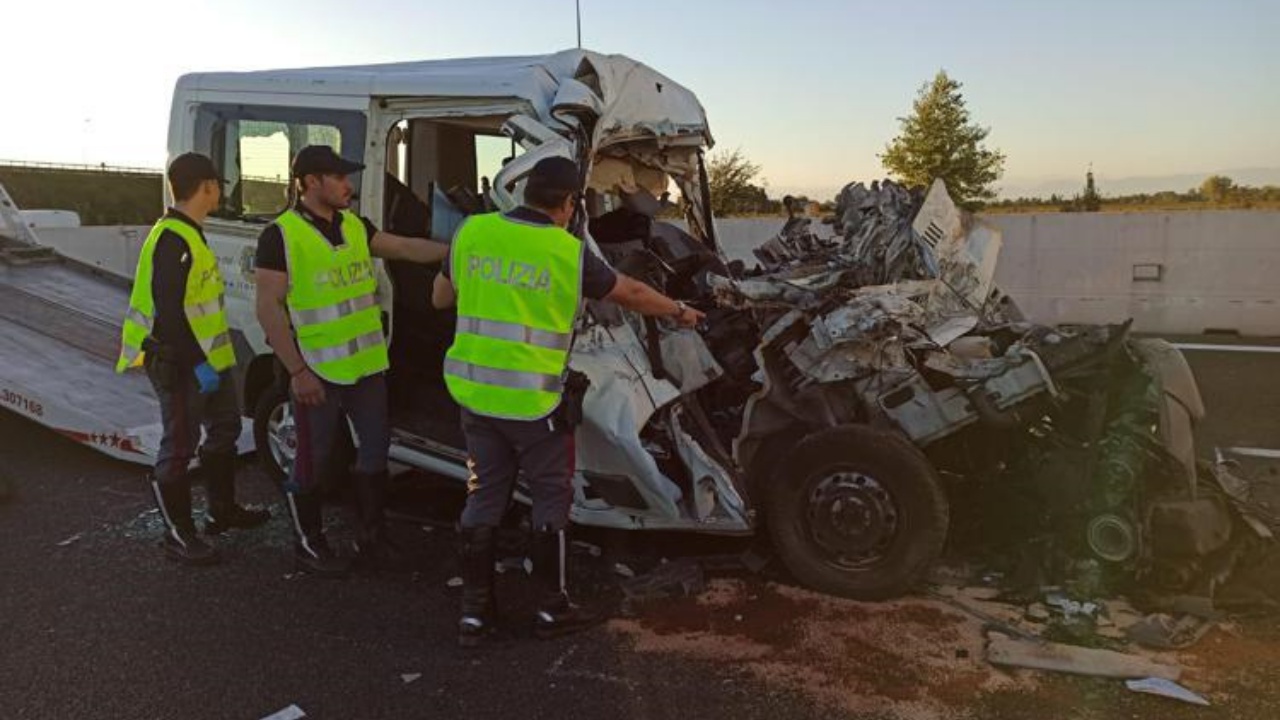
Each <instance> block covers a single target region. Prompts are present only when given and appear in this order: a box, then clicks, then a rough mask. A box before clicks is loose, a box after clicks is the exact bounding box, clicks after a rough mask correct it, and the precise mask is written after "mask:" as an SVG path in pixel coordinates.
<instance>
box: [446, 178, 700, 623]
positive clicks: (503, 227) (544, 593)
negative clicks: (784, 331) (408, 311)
mask: <svg viewBox="0 0 1280 720" xmlns="http://www.w3.org/2000/svg"><path fill="white" fill-rule="evenodd" d="M579 178H580V174H579V172H578V167H577V165H576V164H575V163H574V162H572V161H571V160H568V159H566V158H547V159H544V160H541V161H539V162H538V163H537V164H536V165H534V167H533V169H532V170H531V172H530V174H529V177H528V179H527V181H526V183H525V189H524V205H523V206H522V207H519V208H517V209H515V210H513V211H511V212H509V213H505V214H498V213H490V214H485V215H474V216H472V217H470V218H468V219H467V220H466V221H465V222H464V223H463V225H462V226H461V227H460V228H459V229H458V231H457V234H456V235H455V236H454V240H453V244H452V248H451V250H450V260H449V262H448V263H447V264H446V265H445V267H444V269H443V271H442V273H441V274H440V275H439V276H437V279H436V283H435V286H434V288H433V289H432V302H433V303H434V304H435V306H436V307H447V306H449V305H452V304H454V303H455V302H456V303H457V305H458V324H457V332H456V334H455V337H454V343H453V346H452V347H451V348H450V349H449V354H448V356H447V358H446V362H445V381H446V384H447V385H448V386H449V391H450V393H451V394H452V395H453V397H454V399H455V400H457V401H458V404H459V405H461V406H462V408H463V414H462V427H463V431H464V433H465V435H466V438H467V450H468V453H469V455H470V460H469V463H468V464H469V466H470V468H471V479H470V480H469V481H468V483H467V502H466V507H465V508H464V509H463V512H462V521H461V555H462V579H463V594H462V618H461V620H460V621H459V625H458V633H459V635H458V641H459V643H460V644H461V645H462V646H464V647H474V646H476V645H478V644H480V643H481V641H482V638H483V637H484V636H485V635H486V634H488V632H489V631H490V630H491V628H492V624H493V621H494V617H493V615H494V598H493V569H494V568H493V564H494V532H495V530H496V529H497V527H498V526H499V524H500V523H501V521H502V516H503V514H504V512H505V511H506V509H507V505H508V503H509V502H510V500H511V495H512V492H513V490H514V488H515V482H516V476H517V474H521V473H522V474H523V477H524V479H525V481H526V482H527V483H528V484H529V489H530V491H531V493H532V495H533V527H534V538H533V546H532V553H531V555H532V558H533V576H534V580H535V582H536V583H537V584H538V586H539V590H540V599H539V604H538V612H537V616H536V619H535V624H534V629H535V633H536V634H537V635H538V636H539V637H544V638H545V637H554V636H557V635H561V634H564V633H566V632H573V631H576V630H579V629H582V628H584V627H586V626H588V625H589V624H591V622H593V621H594V619H595V618H594V617H593V616H592V615H591V614H590V613H587V612H585V611H583V610H581V609H580V608H578V607H577V606H576V605H574V604H572V603H571V602H570V601H569V596H568V592H567V588H566V582H565V580H566V577H565V576H566V563H567V560H568V558H567V555H566V546H567V543H566V539H565V528H566V526H567V525H568V523H569V509H570V507H571V506H572V504H573V474H574V463H575V453H574V430H573V428H574V426H575V425H576V424H577V422H578V420H579V418H580V414H581V412H582V406H581V402H582V394H583V393H585V390H586V388H585V384H584V383H583V382H582V380H583V379H584V376H581V375H579V374H577V373H574V372H572V371H570V370H568V360H569V351H570V349H571V347H572V344H573V333H574V329H575V325H576V321H577V318H578V313H579V309H580V306H581V302H582V299H583V297H587V298H592V299H596V300H601V299H604V300H611V301H613V302H616V303H618V304H620V305H622V306H623V307H626V308H629V309H631V310H635V311H637V312H640V313H643V314H645V315H653V316H658V317H665V318H668V319H669V320H671V321H672V322H673V323H675V324H676V325H678V326H680V327H692V326H694V325H696V324H697V323H698V322H699V321H701V320H702V318H703V314H702V313H701V312H699V311H698V310H695V309H694V308H691V307H688V306H687V305H685V304H684V303H683V302H679V301H676V300H672V299H671V298H669V297H667V296H665V295H663V294H662V293H659V292H658V291H656V290H654V289H653V288H651V287H649V286H648V285H646V284H644V283H642V282H639V281H637V280H634V279H632V278H629V277H627V276H626V275H623V274H621V273H618V272H615V271H614V270H613V269H612V268H611V267H609V265H608V264H606V263H605V261H604V260H602V259H600V258H599V257H598V256H596V255H595V254H594V253H592V252H587V251H585V249H584V247H583V245H582V242H581V241H580V240H579V239H578V238H577V237H575V236H574V235H572V234H570V233H569V232H567V231H566V230H565V228H567V227H568V225H569V222H570V220H571V219H572V218H573V215H574V212H575V210H576V209H577V208H578V199H579V193H580V191H581V182H580V180H579Z"/></svg>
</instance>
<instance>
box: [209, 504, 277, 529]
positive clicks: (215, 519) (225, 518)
mask: <svg viewBox="0 0 1280 720" xmlns="http://www.w3.org/2000/svg"><path fill="white" fill-rule="evenodd" d="M270 519H271V512H270V511H268V510H266V509H263V508H255V507H243V506H241V505H235V504H232V505H230V506H229V507H226V508H218V509H216V510H215V509H213V508H210V509H209V513H208V515H207V516H206V518H205V523H204V532H205V534H206V535H221V534H222V533H224V532H226V531H228V530H234V529H237V528H239V529H243V530H247V529H249V528H256V527H260V526H262V525H265V524H266V522H267V521H268V520H270Z"/></svg>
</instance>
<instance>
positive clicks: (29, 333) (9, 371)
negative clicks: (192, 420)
mask: <svg viewBox="0 0 1280 720" xmlns="http://www.w3.org/2000/svg"><path fill="white" fill-rule="evenodd" d="M128 301H129V287H128V285H127V283H126V282H125V281H123V280H122V279H120V278H117V277H114V276H110V275H104V274H101V273H99V272H97V271H95V270H92V269H90V268H88V267H86V266H81V265H79V264H77V263H75V262H73V261H68V260H66V259H64V258H62V257H61V256H59V255H58V254H57V253H56V252H54V251H52V250H51V249H48V248H39V247H31V246H28V245H25V244H19V243H14V242H6V241H4V240H3V239H0V406H2V407H4V408H6V409H8V410H11V411H13V412H16V413H18V414H20V415H23V416H26V417H28V418H30V419H32V420H34V421H36V422H38V423H40V424H42V425H45V426H47V427H49V428H52V429H53V430H55V431H56V432H58V433H61V434H62V435H65V436H67V437H68V438H70V439H72V440H75V441H76V442H79V443H82V444H85V445H88V446H90V447H92V448H93V449H95V450H98V451H100V452H103V453H106V454H107V455H111V456H112V457H115V458H119V459H121V460H127V461H130V462H137V463H151V462H152V461H153V460H154V458H155V455H156V452H157V451H158V450H159V447H160V423H159V418H160V409H159V404H158V402H157V400H156V396H155V393H154V392H153V391H152V389H151V383H150V381H149V380H148V379H147V376H146V374H145V373H143V372H142V371H141V370H131V371H130V372H127V373H124V374H123V375H118V374H116V372H115V362H116V357H117V355H118V353H119V351H120V318H122V317H124V312H125V309H126V308H127V307H128ZM240 445H241V448H242V449H244V448H246V447H247V448H249V449H252V432H245V433H242V436H241V443H240Z"/></svg>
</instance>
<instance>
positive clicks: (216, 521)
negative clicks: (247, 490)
mask: <svg viewBox="0 0 1280 720" xmlns="http://www.w3.org/2000/svg"><path fill="white" fill-rule="evenodd" d="M200 473H201V474H202V475H204V487H205V491H206V492H207V493H208V495H209V508H208V512H207V514H206V518H205V524H204V531H205V533H206V534H209V535H219V534H221V533H224V532H226V531H228V530H231V529H232V528H255V527H258V526H259V525H262V524H263V523H265V522H266V521H268V520H270V519H271V513H269V512H267V511H266V510H263V509H259V508H246V507H241V506H240V505H237V504H236V456H235V455H233V454H230V453H226V454H209V455H206V454H204V453H201V454H200Z"/></svg>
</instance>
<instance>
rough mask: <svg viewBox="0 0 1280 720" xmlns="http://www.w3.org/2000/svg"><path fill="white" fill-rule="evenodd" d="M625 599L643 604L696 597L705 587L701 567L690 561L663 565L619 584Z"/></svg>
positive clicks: (677, 561)
mask: <svg viewBox="0 0 1280 720" xmlns="http://www.w3.org/2000/svg"><path fill="white" fill-rule="evenodd" d="M621 586H622V592H623V593H624V594H625V595H626V599H627V600H628V601H629V602H633V603H643V602H649V601H652V600H661V599H663V598H670V597H680V596H689V595H697V594H698V593H700V592H702V590H703V588H705V587H706V578H705V577H704V574H703V572H702V566H701V565H699V564H698V563H696V562H693V561H690V560H674V561H671V562H667V563H663V564H661V565H659V566H658V567H656V568H654V569H653V571H652V572H649V573H646V574H644V575H640V576H638V577H634V578H631V579H629V580H624V581H623V582H622V583H621Z"/></svg>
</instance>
